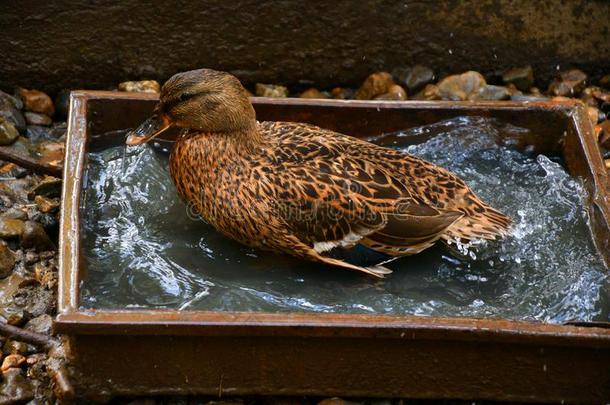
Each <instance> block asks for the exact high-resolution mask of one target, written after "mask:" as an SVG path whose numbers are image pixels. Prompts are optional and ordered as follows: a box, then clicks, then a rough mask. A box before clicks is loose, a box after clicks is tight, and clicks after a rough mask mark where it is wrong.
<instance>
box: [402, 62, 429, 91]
mask: <svg viewBox="0 0 610 405" xmlns="http://www.w3.org/2000/svg"><path fill="white" fill-rule="evenodd" d="M392 77H393V78H394V81H396V83H398V84H400V85H402V86H404V87H406V89H407V91H408V92H409V94H415V93H416V92H418V91H419V90H421V89H423V88H424V87H425V86H426V85H427V84H430V83H432V82H434V79H435V76H434V71H433V70H432V69H430V68H429V67H427V66H422V65H415V66H410V67H406V68H396V69H394V70H392Z"/></svg>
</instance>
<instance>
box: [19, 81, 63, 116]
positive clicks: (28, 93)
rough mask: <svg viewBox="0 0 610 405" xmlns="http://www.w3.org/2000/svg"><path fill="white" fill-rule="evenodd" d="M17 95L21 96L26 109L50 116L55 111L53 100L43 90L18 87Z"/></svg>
mask: <svg viewBox="0 0 610 405" xmlns="http://www.w3.org/2000/svg"><path fill="white" fill-rule="evenodd" d="M17 95H18V96H19V97H21V100H22V101H23V105H24V107H25V109H26V111H32V112H37V113H42V114H46V115H48V116H49V117H52V116H53V114H54V113H55V107H54V106H53V100H51V97H49V96H48V95H47V94H46V93H43V92H42V91H39V90H28V89H22V88H18V89H17Z"/></svg>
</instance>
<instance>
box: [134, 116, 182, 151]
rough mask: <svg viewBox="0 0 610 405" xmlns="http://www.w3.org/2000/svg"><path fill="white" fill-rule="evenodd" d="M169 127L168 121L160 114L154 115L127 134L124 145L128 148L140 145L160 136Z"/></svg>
mask: <svg viewBox="0 0 610 405" xmlns="http://www.w3.org/2000/svg"><path fill="white" fill-rule="evenodd" d="M170 126H171V123H170V122H169V120H168V119H167V118H166V117H165V115H162V114H154V115H153V116H152V117H150V118H149V119H147V120H146V121H144V122H143V123H142V124H140V126H139V127H137V128H136V129H134V130H133V131H131V132H130V133H129V136H128V137H127V141H125V143H126V144H127V145H129V146H134V145H141V144H143V143H146V142H148V141H150V140H151V139H153V138H155V137H156V136H158V135H160V134H161V133H162V132H163V131H165V130H166V129H168V128H169V127H170Z"/></svg>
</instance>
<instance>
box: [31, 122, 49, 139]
mask: <svg viewBox="0 0 610 405" xmlns="http://www.w3.org/2000/svg"><path fill="white" fill-rule="evenodd" d="M25 136H26V137H27V138H28V139H30V140H31V141H32V142H40V141H42V140H45V139H51V129H50V128H49V127H43V126H41V125H28V126H27V128H26V130H25Z"/></svg>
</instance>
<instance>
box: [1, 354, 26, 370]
mask: <svg viewBox="0 0 610 405" xmlns="http://www.w3.org/2000/svg"><path fill="white" fill-rule="evenodd" d="M23 363H25V357H23V356H22V355H21V354H9V355H8V356H6V357H5V358H4V360H3V361H2V366H1V367H0V371H2V372H4V371H6V370H8V369H9V368H14V367H21V365H22V364H23Z"/></svg>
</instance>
